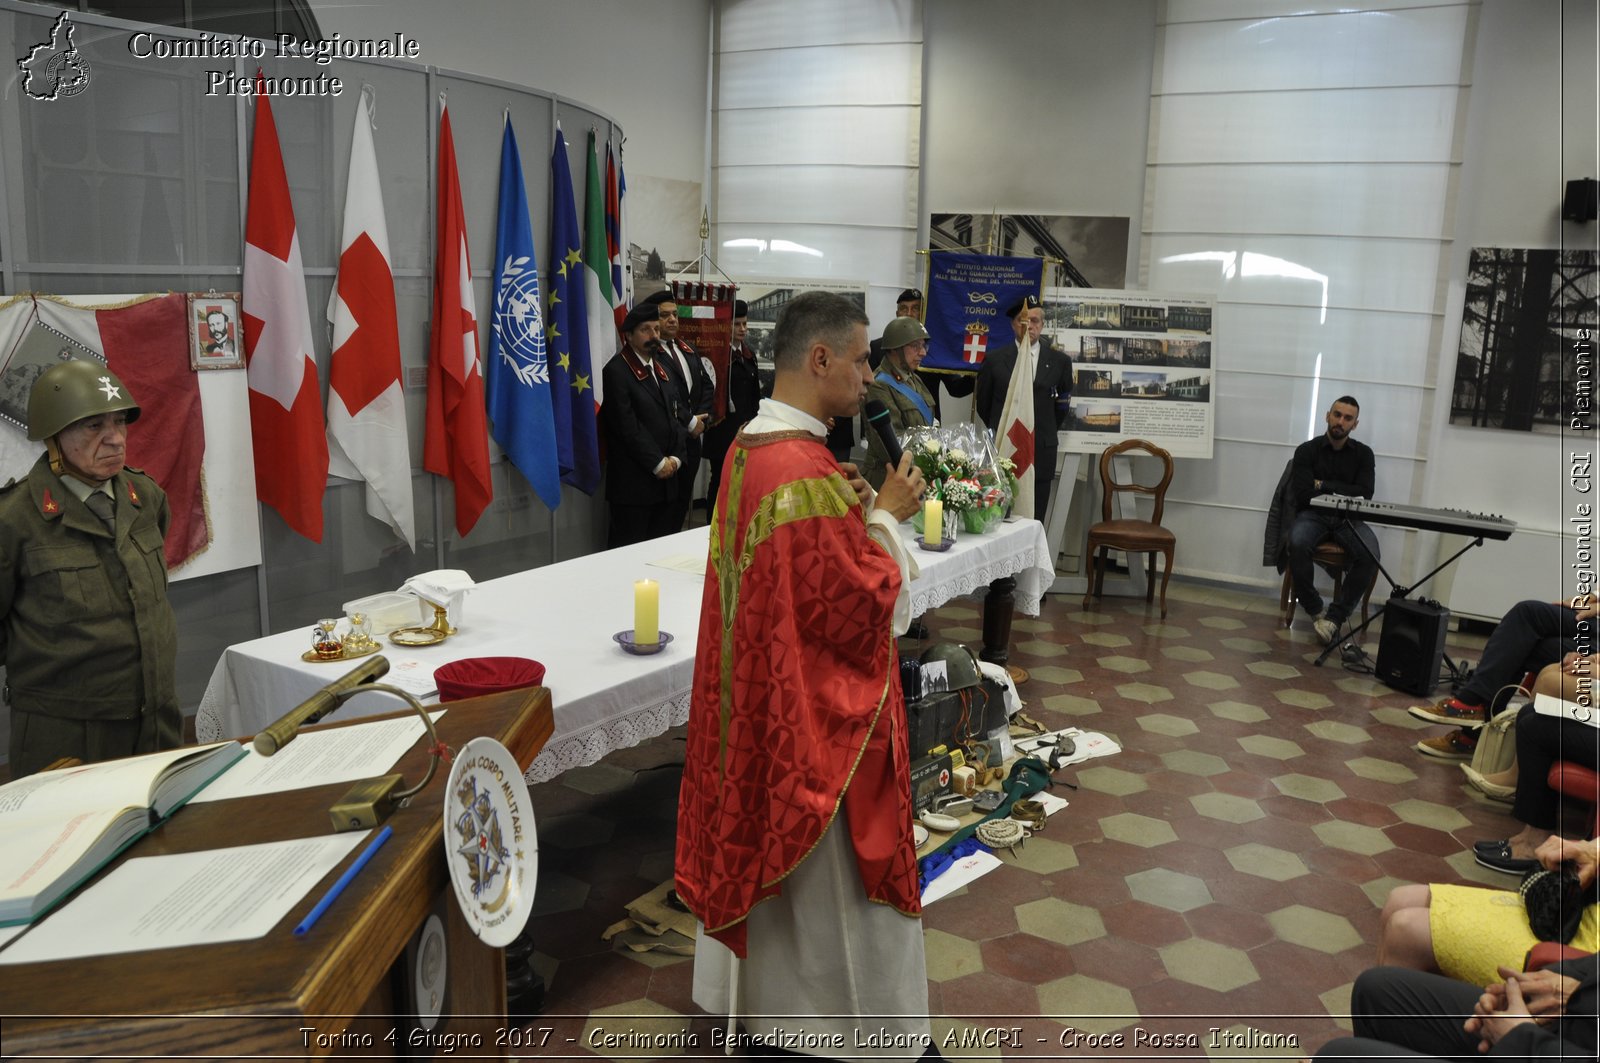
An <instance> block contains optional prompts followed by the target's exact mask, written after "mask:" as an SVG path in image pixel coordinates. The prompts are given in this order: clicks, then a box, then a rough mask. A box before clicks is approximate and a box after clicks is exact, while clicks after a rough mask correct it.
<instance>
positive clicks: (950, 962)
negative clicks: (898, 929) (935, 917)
mask: <svg viewBox="0 0 1600 1063" xmlns="http://www.w3.org/2000/svg"><path fill="white" fill-rule="evenodd" d="M922 946H923V950H924V951H925V952H926V953H927V956H928V977H929V978H930V979H931V980H933V981H935V982H946V981H949V980H950V979H952V978H960V977H961V976H962V975H966V974H972V973H973V972H975V971H981V970H983V954H982V953H981V952H980V951H979V950H978V943H977V942H976V941H969V940H967V939H966V938H964V937H957V936H956V935H955V934H949V933H946V932H945V931H943V930H924V931H923V932H922Z"/></svg>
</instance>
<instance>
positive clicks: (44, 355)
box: [0, 318, 105, 432]
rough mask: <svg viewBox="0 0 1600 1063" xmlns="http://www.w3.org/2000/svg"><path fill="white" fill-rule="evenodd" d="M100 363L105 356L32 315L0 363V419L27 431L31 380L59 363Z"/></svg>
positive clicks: (31, 389) (34, 379)
mask: <svg viewBox="0 0 1600 1063" xmlns="http://www.w3.org/2000/svg"><path fill="white" fill-rule="evenodd" d="M71 361H85V362H99V363H101V364H104V362H105V359H104V358H102V357H101V356H100V355H99V354H98V353H96V352H94V351H91V350H90V349H89V348H88V347H85V346H84V345H83V344H81V343H79V342H78V341H77V340H75V339H73V338H72V337H71V336H68V335H67V334H66V333H64V332H60V331H58V330H56V329H53V328H51V327H50V326H49V325H46V324H45V323H44V322H42V321H40V320H39V319H38V318H34V319H33V320H32V321H30V322H29V323H28V325H27V326H26V327H25V328H24V330H23V333H22V336H21V337H20V338H19V339H18V340H17V343H16V345H15V346H14V347H12V349H11V350H10V351H9V352H8V353H7V355H6V359H5V362H4V364H3V365H0V419H3V420H5V421H7V422H9V423H10V424H12V425H13V426H15V427H17V428H20V429H22V430H23V431H24V432H26V431H27V430H28V395H29V394H30V393H31V392H32V391H33V384H34V381H36V380H38V379H39V377H40V376H42V375H43V374H44V371H45V370H46V369H49V368H50V367H51V366H52V365H56V364H58V363H60V362H71Z"/></svg>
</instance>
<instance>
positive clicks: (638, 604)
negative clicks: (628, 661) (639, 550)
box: [633, 579, 661, 646]
mask: <svg viewBox="0 0 1600 1063" xmlns="http://www.w3.org/2000/svg"><path fill="white" fill-rule="evenodd" d="M660 641H661V585H660V584H659V583H657V582H656V581H655V580H653V579H642V580H637V581H635V582H634V584H633V642H634V645H636V646H654V645H655V644H656V643H658V642H660Z"/></svg>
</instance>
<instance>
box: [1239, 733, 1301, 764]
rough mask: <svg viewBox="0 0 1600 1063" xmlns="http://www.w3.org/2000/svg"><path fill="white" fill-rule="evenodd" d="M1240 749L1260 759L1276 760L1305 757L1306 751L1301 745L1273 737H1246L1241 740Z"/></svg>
mask: <svg viewBox="0 0 1600 1063" xmlns="http://www.w3.org/2000/svg"><path fill="white" fill-rule="evenodd" d="M1239 748H1241V749H1243V750H1244V751H1245V752H1247V753H1254V754H1256V755H1257V756H1259V757H1271V758H1272V759H1274V760H1293V759H1294V758H1295V757H1303V756H1305V752H1306V751H1305V750H1304V749H1302V748H1300V745H1299V743H1297V742H1291V741H1289V740H1288V739H1287V738H1273V737H1272V736H1271V735H1245V736H1244V737H1243V738H1241V739H1239Z"/></svg>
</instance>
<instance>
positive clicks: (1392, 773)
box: [1344, 757, 1417, 783]
mask: <svg viewBox="0 0 1600 1063" xmlns="http://www.w3.org/2000/svg"><path fill="white" fill-rule="evenodd" d="M1344 766H1345V767H1347V768H1349V769H1350V771H1351V773H1352V774H1355V775H1359V776H1361V778H1363V779H1371V780H1373V781H1374V782H1392V783H1408V782H1412V781H1414V780H1415V779H1416V777H1417V773H1416V772H1414V771H1412V770H1411V769H1410V768H1408V767H1406V766H1405V765H1404V764H1396V763H1395V762H1394V761H1392V760H1380V759H1378V758H1377V757H1357V758H1356V759H1355V760H1347V761H1345V762H1344Z"/></svg>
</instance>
